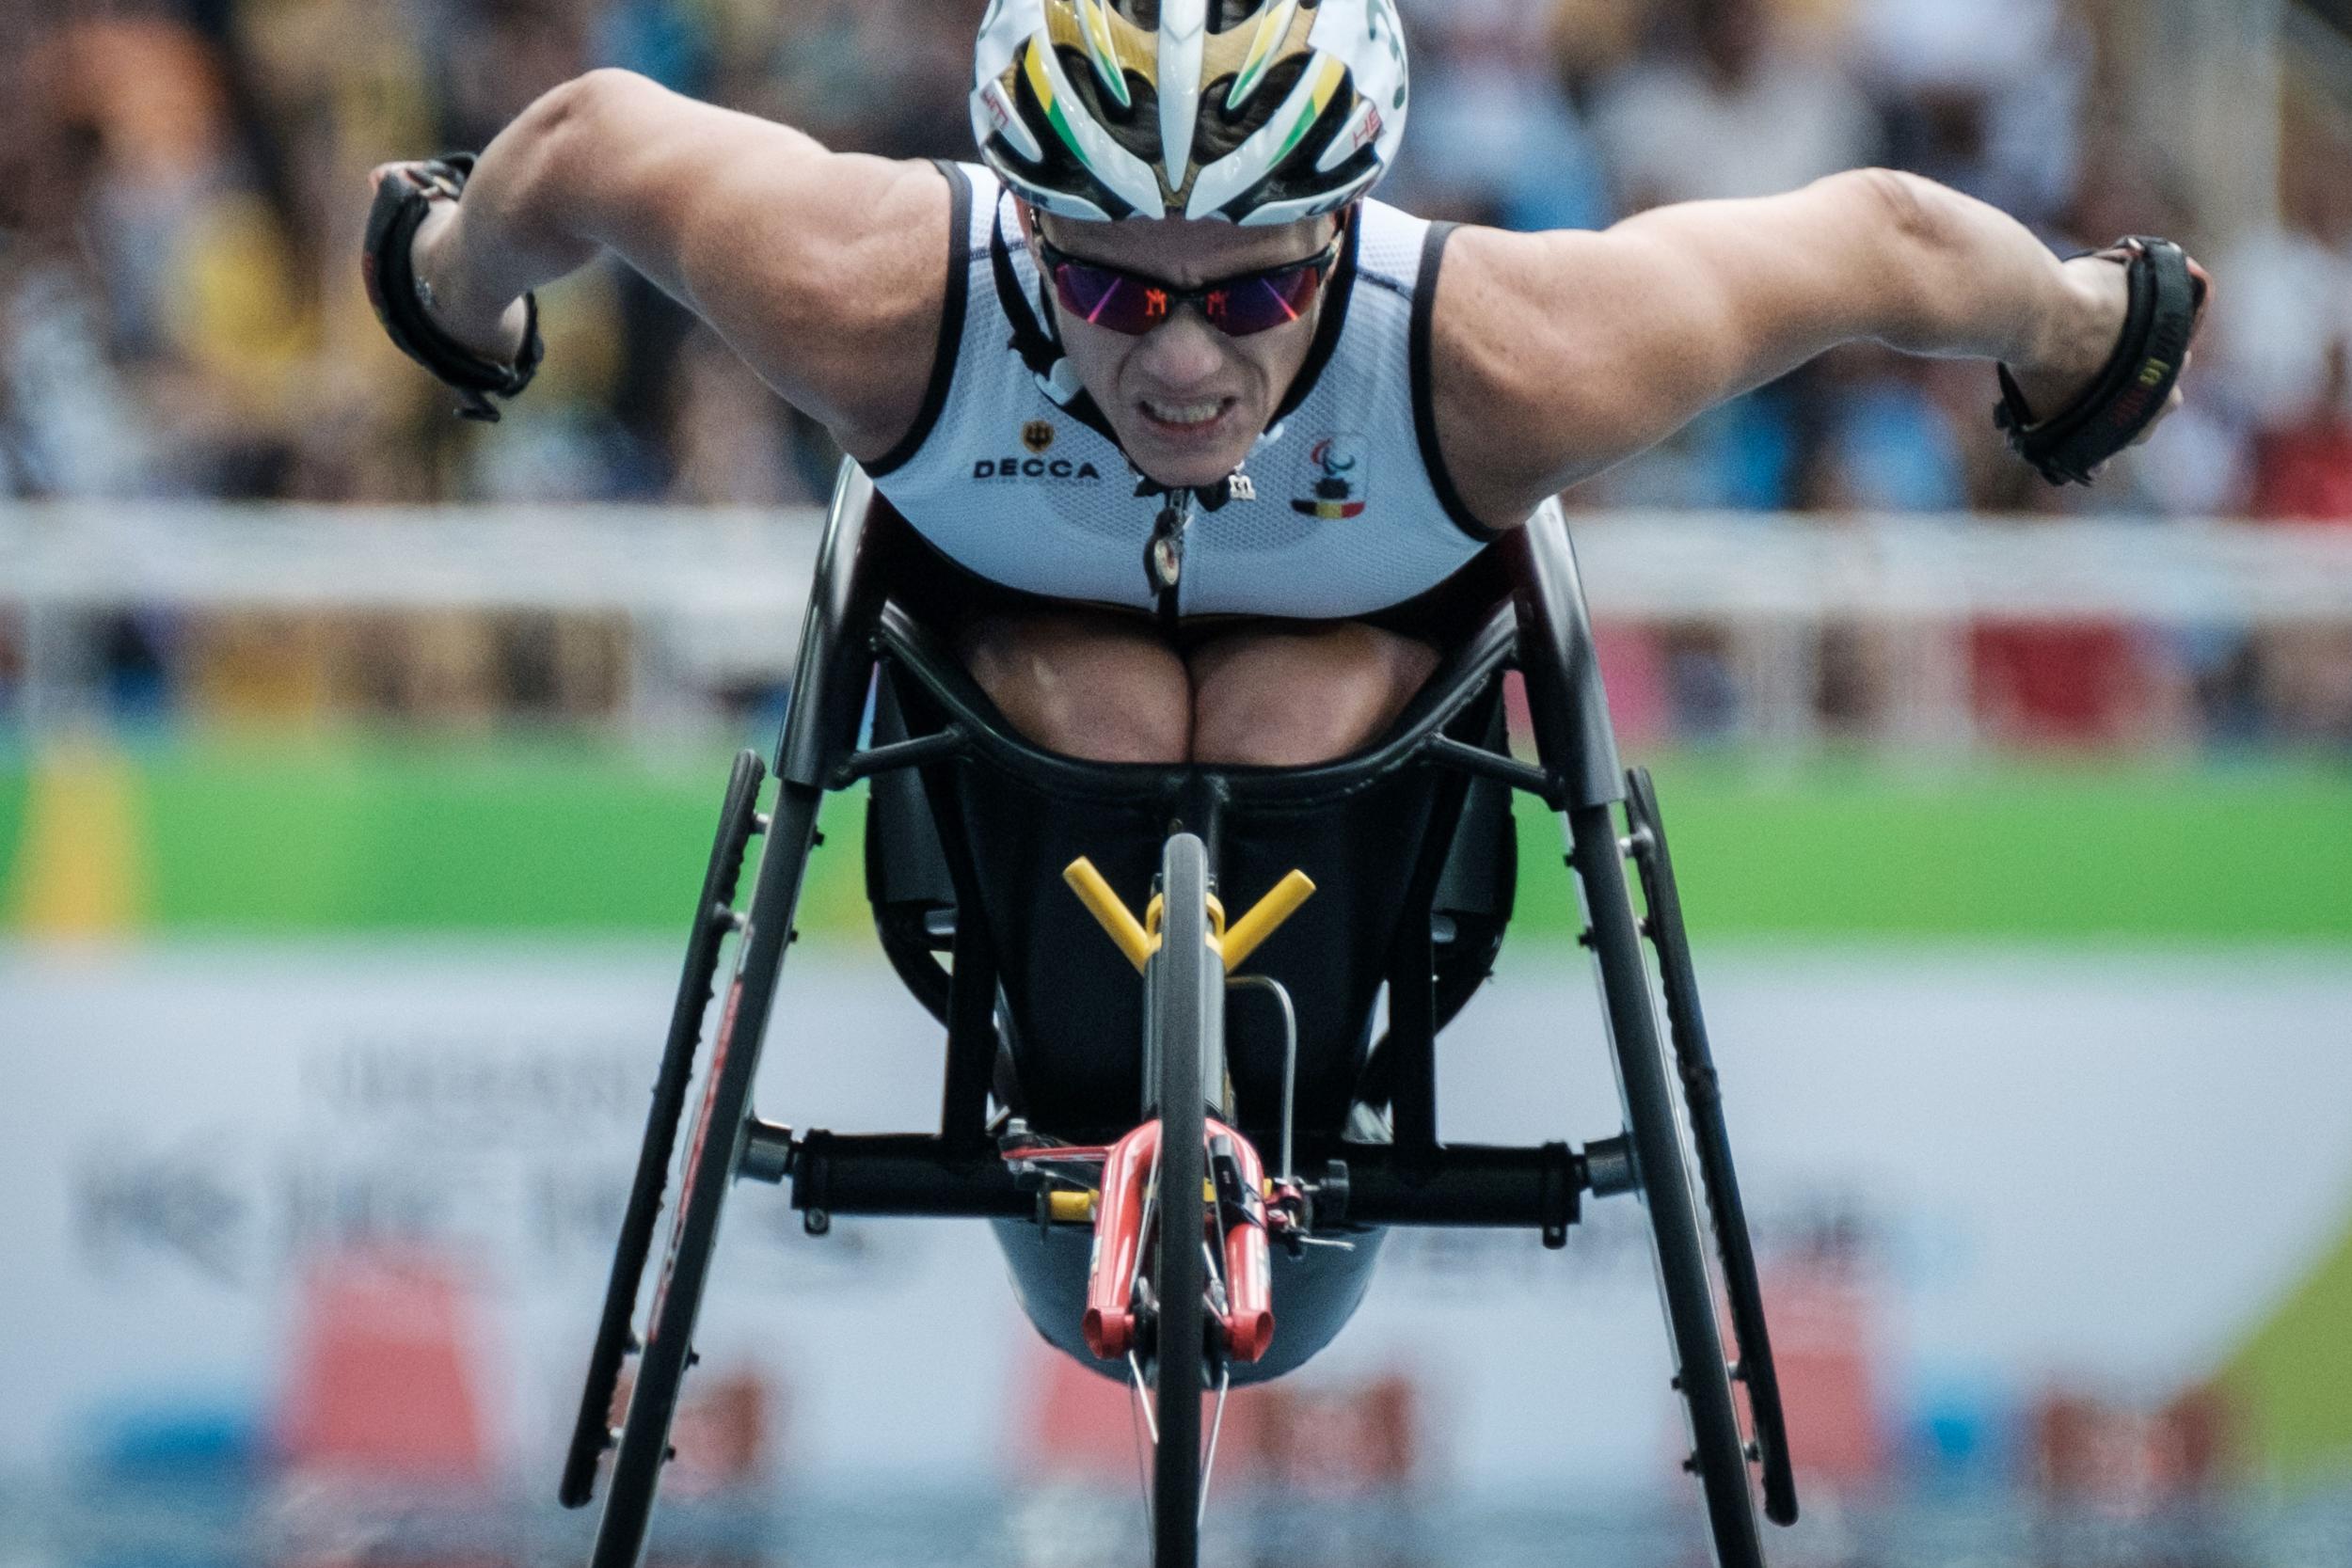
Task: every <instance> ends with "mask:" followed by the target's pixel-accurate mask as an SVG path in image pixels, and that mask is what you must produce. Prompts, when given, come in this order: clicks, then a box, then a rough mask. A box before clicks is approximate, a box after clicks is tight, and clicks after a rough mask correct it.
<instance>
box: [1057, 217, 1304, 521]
mask: <svg viewBox="0 0 2352 1568" xmlns="http://www.w3.org/2000/svg"><path fill="white" fill-rule="evenodd" d="M1023 217H1024V227H1025V228H1026V229H1028V230H1029V232H1030V234H1031V238H1032V245H1033V250H1034V241H1035V239H1036V236H1037V233H1038V226H1039V225H1042V226H1043V237H1044V238H1045V239H1046V240H1047V241H1049V242H1050V243H1051V244H1052V245H1054V246H1055V247H1056V248H1057V249H1058V250H1061V251H1063V252H1065V253H1067V254H1068V255H1070V256H1071V257H1073V258H1075V259H1077V260H1079V261H1097V262H1100V263H1102V264H1103V265H1104V266H1110V267H1118V268H1121V269H1123V270H1125V271H1128V272H1134V273H1141V274H1144V275H1147V276H1149V277H1154V278H1157V279H1159V280H1161V281H1163V282H1168V283H1172V284H1174V285H1176V286H1177V287H1178V288H1195V287H1198V286H1200V284H1202V283H1206V282H1208V281H1210V280H1212V279H1215V278H1219V277H1232V276H1234V275H1235V274H1237V273H1246V272H1256V271H1259V270H1261V269H1263V268H1268V267H1279V266H1283V265H1286V264H1288V263H1290V262H1294V261H1307V260H1309V259H1311V258H1313V257H1316V256H1319V255H1321V254H1322V253H1323V252H1324V251H1325V250H1326V249H1327V248H1328V247H1329V245H1330V244H1331V241H1332V238H1333V236H1334V234H1335V233H1336V232H1337V230H1338V226H1339V220H1337V219H1334V218H1329V217H1319V218H1309V219H1306V220H1303V221H1301V222H1298V223H1293V224H1286V225H1284V226H1283V227H1281V228H1279V229H1277V228H1271V227H1268V228H1263V229H1250V228H1243V227H1240V226H1238V225H1235V224H1230V223H1220V222H1188V221H1186V220H1184V219H1181V218H1163V219H1156V220H1150V221H1143V220H1133V221H1129V222H1125V223H1068V222H1064V221H1062V220H1060V219H1058V218H1056V217H1053V216H1051V215H1047V214H1034V215H1032V214H1029V213H1027V212H1026V211H1025V212H1024V214H1023ZM1040 264H1041V265H1042V261H1041V263H1040ZM1047 294H1048V296H1049V297H1053V298H1054V312H1055V316H1056V318H1057V322H1058V324H1059V326H1060V331H1061V341H1062V349H1063V352H1064V353H1066V354H1067V355H1068V356H1069V357H1070V364H1071V367H1072V368H1073V370H1075V371H1076V372H1077V373H1078V377H1079V379H1080V380H1081V381H1082V382H1083V383H1084V384H1085V386H1086V389H1087V390H1088V391H1089V392H1090V393H1092V394H1093V395H1094V401H1095V403H1096V404H1098V405H1099V406H1100V407H1101V408H1102V410H1103V413H1104V417H1106V418H1107V419H1108V420H1110V422H1111V428H1112V429H1113V430H1115V431H1117V432H1118V433H1119V439H1120V445H1121V446H1123V447H1125V448H1126V450H1127V455H1128V457H1129V458H1131V459H1132V460H1133V461H1134V463H1135V465H1136V467H1138V468H1140V469H1142V470H1143V471H1144V472H1145V473H1146V474H1149V475H1150V476H1151V477H1152V478H1153V479H1155V480H1157V481H1159V482H1160V483H1162V484H1215V483H1216V482H1217V481H1218V480H1221V479H1223V478H1224V477H1225V476H1226V475H1228V474H1230V473H1232V471H1233V470H1234V469H1235V468H1238V467H1241V465H1242V460H1243V459H1244V458H1246V457H1248V455H1249V451H1250V448H1252V447H1253V446H1255V445H1256V444H1257V440H1258V437H1259V436H1263V435H1264V434H1265V430H1266V427H1267V426H1268V425H1269V424H1271V423H1272V422H1273V420H1274V411H1275V409H1276V408H1277V407H1278V406H1279V404H1280V403H1281V401H1282V395H1283V394H1284V393H1285V392H1287V391H1289V390H1290V387H1291V383H1292V382H1293V381H1295V380H1296V379H1297V376H1298V372H1299V371H1300V370H1301V368H1303V367H1304V366H1305V364H1306V362H1307V350H1308V347H1309V345H1310V344H1311V343H1312V341H1314V335H1315V324H1316V322H1317V321H1319V320H1320V319H1321V317H1322V313H1323V296H1322V295H1320V294H1318V295H1317V297H1316V299H1315V302H1314V304H1313V305H1312V306H1311V308H1310V309H1308V310H1307V311H1306V312H1305V313H1304V314H1303V315H1302V316H1300V318H1299V319H1298V320H1296V321H1295V322H1289V323H1286V324H1284V325H1280V326H1277V327H1272V328H1269V329H1268V330H1266V331H1263V332H1257V333H1252V334H1250V335H1249V336H1248V337H1245V338H1234V337H1229V336H1228V335H1226V334H1225V333H1224V332H1221V331H1219V330H1218V329H1217V328H1216V327H1215V326H1212V325H1209V322H1208V320H1207V318H1205V317H1204V316H1203V315H1202V314H1201V312H1200V309H1199V308H1198V307H1197V306H1187V307H1185V308H1184V309H1179V310H1177V311H1175V312H1174V313H1173V314H1172V315H1171V316H1169V318H1168V321H1167V322H1166V323H1165V324H1164V325H1160V326H1157V327H1154V328H1153V329H1152V331H1151V332H1149V333H1147V334H1146V335H1144V336H1143V337H1140V338H1133V337H1129V336H1127V335H1126V334H1124V333H1120V332H1114V331H1111V330H1110V329H1109V328H1107V327H1102V326H1095V325H1089V323H1088V322H1087V321H1086V319H1085V318H1084V317H1082V316H1078V315H1074V314H1073V313H1072V312H1071V311H1070V310H1069V309H1066V308H1065V307H1064V306H1063V305H1062V303H1061V301H1060V299H1059V298H1058V297H1057V296H1055V295H1054V293H1053V291H1052V290H1051V289H1050V288H1049V289H1048V290H1047Z"/></svg>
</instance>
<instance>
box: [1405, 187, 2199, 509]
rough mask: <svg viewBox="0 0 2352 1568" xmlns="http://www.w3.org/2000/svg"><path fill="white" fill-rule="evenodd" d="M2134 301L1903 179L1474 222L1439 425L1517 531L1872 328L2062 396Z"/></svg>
mask: <svg viewBox="0 0 2352 1568" xmlns="http://www.w3.org/2000/svg"><path fill="white" fill-rule="evenodd" d="M2128 304H2129V293H2128V287H2127V281H2126V275H2125V270H2124V268H2122V266H2119V265H2117V264H2115V263H2114V262H2113V261H2104V260H2099V259H2095V258H2081V259H2078V260H2075V261H2066V262H2061V261H2059V260H2058V258H2057V257H2056V256H2054V255H2052V254H2051V253H2050V251H2049V249H2048V248H2047V247H2046V246H2045V245H2042V242H2041V241H2040V240H2038V239H2036V238H2035V237H2034V236H2033V234H2032V233H2031V232H2029V231H2028V230H2026V228H2025V226H2024V225H2022V224H2020V223H2018V222H2017V221H2016V220H2015V219H2013V218H2010V217H2009V216H2008V215H2006V214H2002V213H2000V212H1998V211H1996V210H1995V209H1994V208H1992V207H1989V206H1986V205H1985V204H1984V203H1982V202H1980V201H1977V200H1975V199H1973V198H1969V197H1966V196H1963V195H1961V194H1960V193H1959V192H1957V191H1953V190H1950V189H1947V188H1946V187H1944V186H1942V185H1938V184H1935V183H1934V182H1931V181H1927V180H1923V179H1920V178H1918V177H1916V176H1915V175H1909V174H1900V173H1896V172H1893V171H1890V170H1886V169H1860V170H1855V171H1853V172H1851V173H1847V174H1839V175H1833V176H1831V177H1830V178H1828V179H1825V180H1820V181H1817V182H1814V183H1813V184H1811V185H1808V186H1806V187H1805V188H1804V189H1803V190H1799V191H1794V192H1791V193H1789V194H1788V195H1786V196H1778V197H1767V198H1759V199H1755V200H1744V201H1705V202H1691V203H1687V204H1683V205H1679V206H1673V207H1661V208H1657V209H1655V210H1653V211H1650V212H1647V213H1644V214H1640V215H1638V216H1636V217H1632V218H1629V219H1627V220H1626V221H1625V222H1623V223H1620V224H1618V225H1617V226H1616V227H1615V228H1613V229H1611V230H1606V231H1603V232H1597V233H1594V232H1555V233H1543V234H1512V233H1504V232H1502V231H1500V230H1488V229H1465V230H1461V231H1460V232H1458V233H1456V234H1454V236H1453V238H1452V239H1451V240H1450V241H1449V243H1448V245H1447V247H1446V251H1445V261H1444V264H1443V266H1442V268H1441V270H1440V272H1439V275H1438V298H1437V301H1436V304H1435V307H1434V309H1435V314H1434V318H1433V356H1432V365H1433V376H1432V383H1433V389H1434V391H1435V394H1436V396H1435V400H1434V401H1435V413H1436V417H1437V425H1438V440H1439V442H1440V446H1441V450H1442V451H1443V453H1444V455H1445V458H1446V465H1447V467H1448V468H1449V470H1451V473H1452V476H1453V478H1454V483H1455V486H1456V488H1457V489H1458V490H1459V491H1460V492H1461V493H1462V496H1463V499H1465V500H1466V501H1467V502H1468V503H1469V505H1470V509H1471V510H1472V511H1473V512H1474V513H1475V514H1477V515H1479V516H1480V517H1482V518H1484V519H1486V521H1488V522H1490V523H1493V524H1497V525H1503V526H1507V525H1510V524H1512V523H1515V522H1517V521H1518V520H1519V519H1521V518H1524V517H1525V516H1526V515H1527V514H1528V513H1529V512H1530V511H1532V510H1533V509H1534V507H1535V506H1536V505H1538V504H1540V503H1541V502H1542V501H1543V499H1545V498H1547V497H1549V496H1551V495H1554V494H1556V493H1557V492H1559V491H1560V490H1563V489H1565V488H1566V487H1567V486H1568V485H1570V484H1573V483H1576V482H1577V481H1579V480H1581V479H1584V478H1586V477H1589V476H1590V475H1592V474H1595V473H1597V472H1599V471H1600V470H1601V469H1603V468H1606V467H1610V466H1611V465H1612V464H1614V463H1616V462H1619V461H1621V460H1622V459H1624V458H1627V457H1629V456H1631V455H1632V454H1634V453H1635V452H1638V451H1643V450H1644V449H1645V448H1647V447H1649V446H1652V445H1654V444H1656V443H1657V442H1659V441H1661V440H1663V439H1664V438H1665V437H1666V436H1670V435H1672V434H1673V433H1674V432H1675V431H1676V430H1677V429H1679V428H1680V427H1681V426H1682V425H1684V424H1685V423H1687V422H1689V421H1690V420H1692V419H1693V418H1695V417H1696V416H1697V415H1699V414H1700V413H1702V412H1704V411H1705V410H1707V409H1708V408H1710V407H1712V406H1714V405H1715V404H1719V403H1721V402H1723V401H1724V400H1725V399H1726V398H1730V397H1733V396H1736V395H1738V394H1739V393H1740V392H1744V391H1747V390H1750V389H1751V388H1756V387H1759V386H1761V385H1763V384H1764V383H1765V382H1768V381H1771V380H1772V379H1773V378H1774V377H1776V376H1779V375H1782V374H1784V373H1786V372H1788V371H1790V370H1793V369H1795V368H1796V367H1797V366H1799V365H1801V364H1803V363H1804V361H1806V360H1807V359H1810V358H1812V357H1813V356H1816V355H1818V354H1820V353H1821V352H1823V351H1824V350H1826V349H1829V348H1833V347H1835V346H1836V345H1837V344H1839V343H1842V342H1849V341H1855V340H1858V339H1875V340H1877V341H1881V342H1883V343H1886V344H1889V345H1890V346H1892V347H1895V348H1898V349H1901V350H1904V351H1906V352H1909V353H1914V354H1924V355H1939V356H1974V357H1981V358H1987V359H1999V360H2002V361H2004V362H2006V363H2007V364H2008V365H2009V367H2010V371H2011V372H2012V373H2013V374H2014V375H2015V376H2016V378H2017V381H2018V383H2019V385H2020V388H2022V390H2023V391H2024V394H2025V396H2026V403H2027V404H2028V405H2029V406H2030V407H2032V408H2035V409H2037V410H2050V409H2057V408H2060V407H2063V406H2065V405H2066V404H2070V403H2072V402H2073V401H2074V398H2075V397H2076V396H2077V395H2078V394H2079V393H2081V392H2082V391H2083V390H2085V389H2086V388H2089V387H2090V384H2091V382H2092V381H2093V380H2094V379H2095V378H2096V377H2097V376H2098V374H2099V372H2100V371H2101V370H2102V369H2103V368H2104V367H2105V366H2106V362H2107V359H2108V358H2109V356H2111V355H2112V354H2113V353H2114V351H2115V347H2116V343H2117V341H2118V339H2119V338H2120V336H2121V335H2122V328H2123V324H2124V319H2125V315H2126V310H2127V307H2128ZM2174 395H2175V398H2176V399H2177V397H2178V393H2177V391H2176V392H2175V394H2174ZM1986 401H1987V404H1988V406H1989V405H1990V404H1991V402H1992V398H1991V395H1990V387H1989V383H1988V396H1987V400H1986Z"/></svg>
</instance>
